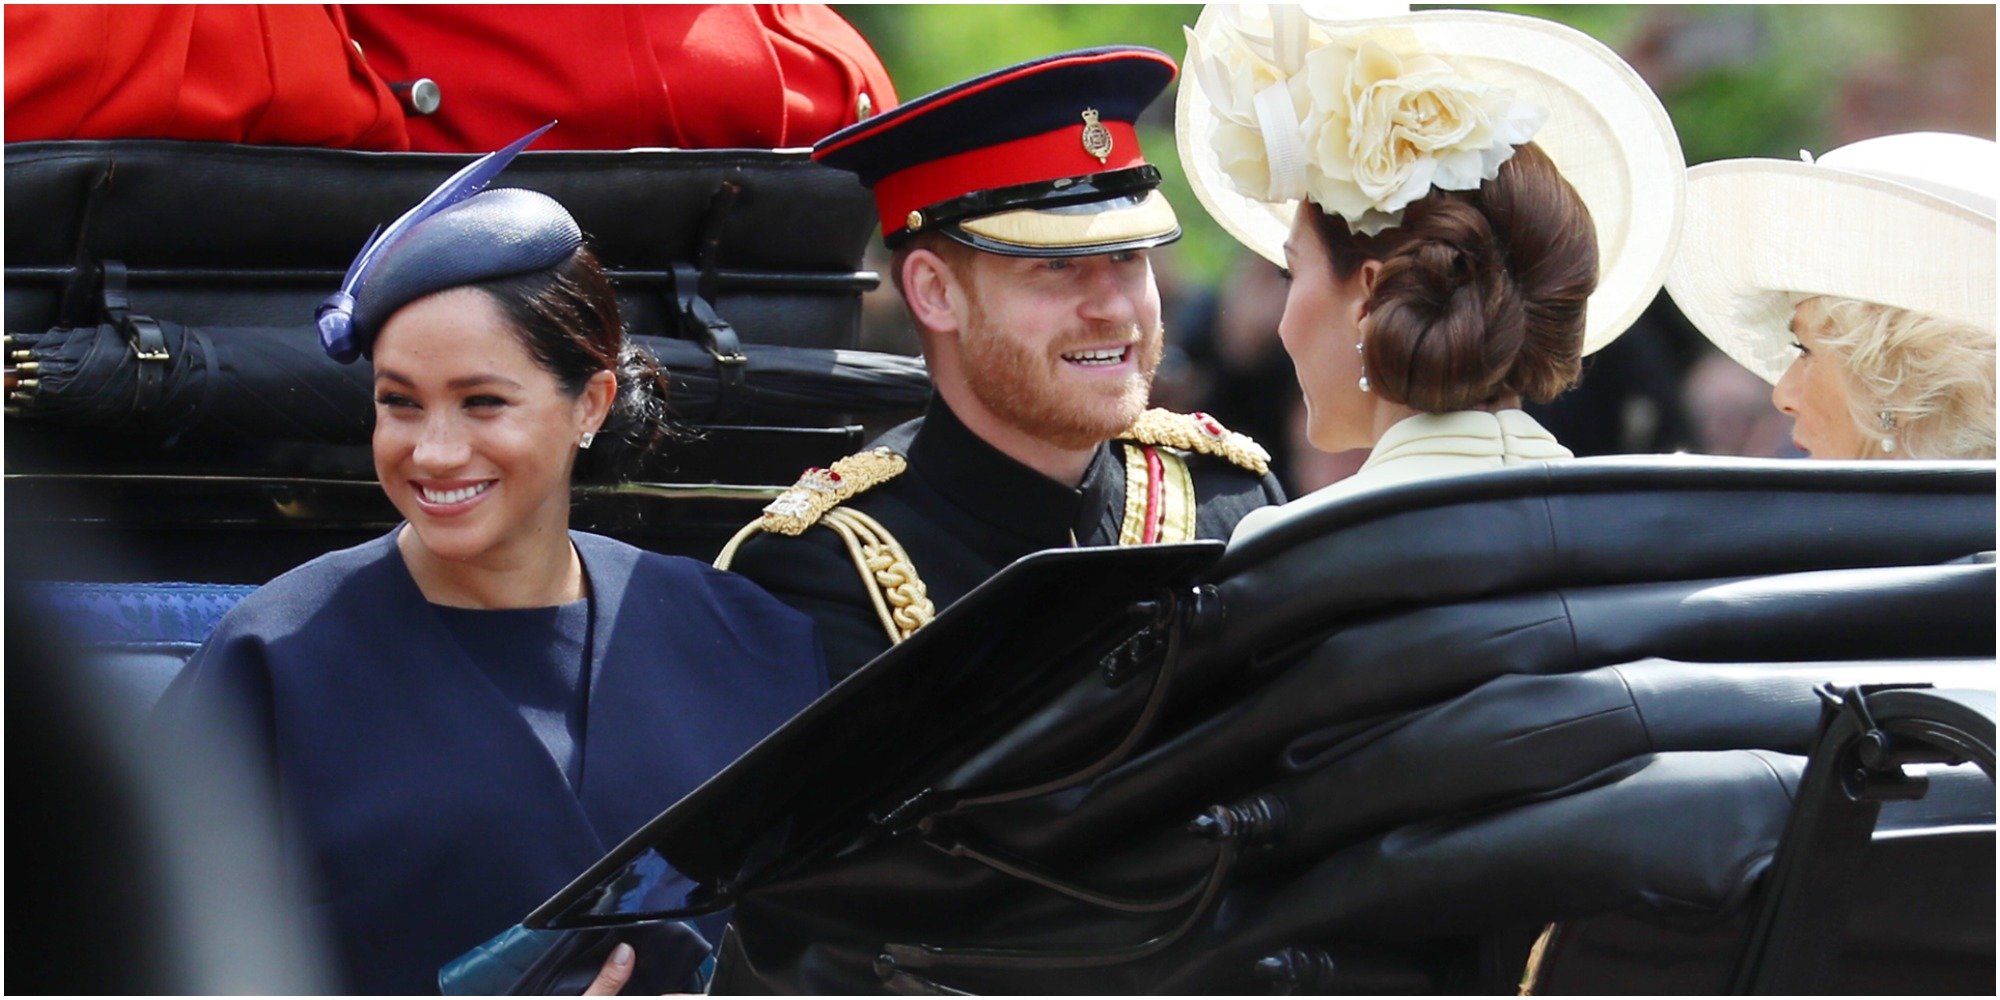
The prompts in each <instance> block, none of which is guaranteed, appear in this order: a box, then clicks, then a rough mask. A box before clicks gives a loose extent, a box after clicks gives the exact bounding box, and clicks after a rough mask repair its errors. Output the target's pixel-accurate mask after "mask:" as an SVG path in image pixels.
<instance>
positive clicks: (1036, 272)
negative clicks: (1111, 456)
mask: <svg viewBox="0 0 2000 1000" xmlns="http://www.w3.org/2000/svg"><path fill="white" fill-rule="evenodd" d="M966 260H967V263H966V266H965V267H964V268H962V269H961V287H962V288H963V289H964V291H965V303H964V306H963V310H962V315H961V317H960V320H959V327H958V337H957V338H956V342H957V353H958V358H957V362H958V363H957V365H956V366H955V370H957V371H961V372H962V373H963V376H962V377H963V379H964V381H965V383H966V386H967V388H968V389H969V390H970V391H971V395H972V397H973V398H974V399H975V400H977V401H978V403H979V404H980V405H981V406H983V407H984V408H985V409H986V410H988V411H989V412H991V413H992V414H993V415H994V416H995V417H996V418H998V419H999V420H1000V421H1002V422H1004V423H1006V424H1009V425H1011V426H1013V427H1015V428H1017V429H1018V430H1020V431H1022V432H1024V433H1026V434H1028V435H1030V436H1032V437H1034V438H1036V439H1038V440H1041V441H1045V442H1048V443H1050V444H1054V445H1057V446H1059V447H1064V448H1087V447H1093V446H1095V445H1096V444H1097V443H1099V442H1101V441H1105V440H1108V439H1110V438H1111V437H1113V436H1114V435H1116V434H1117V433H1118V432H1120V431H1122V430H1124V429H1125V428H1127V427H1129V426H1131V424H1132V422H1133V421H1134V420H1137V419H1138V418H1139V414H1141V413H1143V412H1144V411H1145V409H1146V400H1147V396H1148V394H1149V393H1150V392H1151V389H1152V385H1153V373H1154V372H1155V371H1156V370H1157V369H1158V368H1159V366H1160V354H1161V351H1162V350H1163V343H1162V333H1161V329H1160V292H1159V288H1158V287H1157V286H1156V285H1155V284H1154V282H1153V269H1152V263H1151V261H1150V260H1149V259H1148V258H1147V255H1146V252H1145V251H1143V250H1132V251H1125V252H1121V253H1111V254H1098V255H1096V256H1090V257H1003V256H1000V255H997V254H988V253H974V254H969V255H967V258H966Z"/></svg>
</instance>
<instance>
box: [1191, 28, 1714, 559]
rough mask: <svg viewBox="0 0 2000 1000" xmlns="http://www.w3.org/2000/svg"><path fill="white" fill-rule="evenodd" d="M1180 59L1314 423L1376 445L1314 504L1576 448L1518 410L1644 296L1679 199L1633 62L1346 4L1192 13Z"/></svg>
mask: <svg viewBox="0 0 2000 1000" xmlns="http://www.w3.org/2000/svg"><path fill="white" fill-rule="evenodd" d="M1186 73H1187V79H1186V80H1185V81H1184V82H1183V83H1182V85H1181V89H1180V99H1179V105H1178V108H1177V122H1176V131H1177V133H1178V137H1179V141H1180V151H1181V158H1182V160H1183V163H1184V165H1185V166H1186V169H1187V173H1188V177H1189V181H1190V183H1191V184H1192V186H1193V188H1194V191H1195V194H1196V195H1197V197H1199V198H1200V200H1201V202H1202V204H1203V206H1204V207H1206V208H1207V209H1208V211H1209V213H1210V214H1211V215H1213V216H1215V218H1216V220H1217V221H1218V222H1220V223H1221V225H1222V226H1223V228H1224V229H1226V230H1228V231H1229V233H1230V234H1231V235H1233V236H1235V237H1236V238H1237V239H1238V240H1240V241H1242V242H1243V243H1244V244H1245V245H1247V246H1248V247H1250V248H1251V249H1252V250H1254V251H1256V252H1257V253H1259V254H1261V255H1262V256H1264V257H1265V258H1267V259H1269V260H1271V261H1273V262H1275V263H1277V264H1279V265H1280V266H1283V267H1288V268H1289V269H1290V271H1291V280H1292V286H1291V290H1290V293H1289V297H1288V299H1287V302H1286V308H1285V316H1284V318H1283V320H1282V321H1281V323H1280V325H1279V333H1280V337H1281V339H1282V340H1283V341H1284V343H1285V347H1286V350H1287V351H1288V352H1289V353H1290V354H1291V356H1292V360H1293V364H1294V365H1295V366H1296V367H1297V369H1298V377H1299V383H1300V386H1301V388H1302V389H1303V390H1304V393H1305V398H1306V407H1307V411H1308V417H1307V419H1308V437H1309V438H1310V440H1311V441H1312V443H1313V445H1314V446H1315V447H1317V448H1320V449H1321V450H1325V451H1339V450H1345V449H1349V448H1357V447H1370V448H1372V449H1373V452H1372V453H1371V455H1370V456H1369V459H1368V461H1367V462H1366V463H1365V464H1364V465H1363V466H1362V467H1361V470H1360V471H1359V472H1357V473H1356V474H1355V475H1353V476H1351V477H1349V478H1348V479H1346V480H1343V481H1341V482H1339V483H1336V484H1334V485H1333V486H1330V487H1327V488H1326V489H1324V490H1321V491H1319V492H1318V493H1316V494H1314V495H1313V497H1312V498H1311V499H1310V500H1308V502H1312V503H1319V502H1323V501H1324V500H1325V499H1331V498H1336V497H1341V496H1346V495H1350V494H1352V493H1355V492H1359V491H1362V490H1366V489H1372V488H1374V487H1378V486H1385V485H1391V484H1395V483H1400V482H1409V481H1413V480H1418V479H1427V478H1432V477H1436V476H1444V475H1455V474H1459V473H1465V472H1474V471H1479V470H1482V469H1490V468H1500V467H1503V466H1507V465H1513V464H1518V463H1522V462H1529V461H1539V460H1548V459H1560V458H1568V457H1570V452H1569V450H1568V449H1566V448H1564V447H1563V446H1562V445H1561V444H1560V443H1559V442H1557V441H1556V440H1555V438H1554V437H1553V436H1551V435H1550V434H1549V433H1548V432H1547V431H1546V430H1544V429H1542V427H1541V426H1540V425H1539V424H1537V423H1536V422H1535V420H1534V419H1533V418H1532V417H1530V416H1528V415H1527V414H1526V413H1524V412H1522V411H1521V409H1520V406H1521V403H1522V401H1523V400H1524V399H1528V400H1537V401H1546V400H1548V399H1550V398H1552V397H1554V396H1555V395H1556V394H1557V393H1559V392H1561V391H1562V390H1564V389H1565V388H1567V387H1569V386H1570V385H1571V384H1573V383H1574V382H1575V380H1576V378H1577V376H1578V373H1579V371H1580V369H1581V364H1582V361H1581V359H1582V356H1583V355H1585V354H1588V353H1590V352H1592V351H1595V350H1597V349H1598V348H1601V347H1603V346H1604V345H1605V344H1607V343H1610V342H1611V340H1612V339H1614V338H1615V337H1617V335H1618V334H1619V333H1621V332H1623V330H1624V329H1625V328H1626V326H1628V325H1629V324H1630V323H1631V322H1632V321H1633V319H1634V318H1636V317H1637V316H1638V314H1639V312H1640V311H1641V310H1642V309H1643V308H1645V306H1646V304H1647V303H1648V302H1650V301H1651V300H1652V298H1653V296H1654V295H1655V294H1656V293H1657V292H1658V290H1659V287H1660V282H1661V280H1662V279H1663V277H1664V275H1665V272H1666V267H1667V262H1668V258H1669V257H1670V256H1671V253H1672V250H1673V244H1674V240H1675V234H1676V229H1677V226H1678V223H1679V218H1680V211H1681V190H1682V182H1683V177H1684V168H1683V161H1682V158H1681V152H1680V143H1679V140H1678V138H1677V137H1676V136H1675V134H1674V130H1673V125H1672V124H1671V122H1669V121H1668V119H1667V115H1666V112H1665V109H1663V108H1662V107H1661V106H1660V103H1659V100H1658V99H1657V98H1656V97H1655V96H1654V95H1653V93H1652V91H1651V90H1649V89H1648V88H1647V87H1646V85H1645V83H1644V82H1643V81H1641V80H1640V79H1639V77H1638V75H1637V74H1636V73H1634V72H1633V70H1632V69H1631V67H1629V66H1627V65H1626V64H1625V63H1624V61H1623V60H1621V59H1619V58H1618V56H1617V55H1616V54H1614V53H1613V52H1612V51H1611V50H1609V49H1607V48H1605V47H1604V46H1603V45H1602V44H1599V43H1598V42H1596V41H1594V40H1593V39H1591V38H1590V37H1588V36H1586V35H1584V34H1581V33H1580V32H1577V31H1574V30H1572V29H1570V28H1567V27H1564V26H1562V25H1559V24H1555V23H1552V22H1549V21H1543V20H1540V19H1537V18H1530V17H1522V16H1517V15H1511V14H1501V13H1495V12H1489V11H1465V10H1431V11H1422V12H1417V13H1412V12H1410V11H1409V10H1408V8H1407V6H1403V5H1383V4H1362V3H1350V4H1328V5H1319V6H1317V7H1314V8H1313V9H1311V11H1310V12H1308V11H1305V10H1301V9H1299V8H1296V7H1289V6H1278V5H1272V6H1270V7H1269V8H1264V7H1260V6H1257V5H1249V6H1244V7H1232V6H1224V5H1214V6H1210V7H1208V8H1206V9H1205V10H1204V11H1203V13H1202V16H1201V19H1200V21H1199V23H1197V24H1196V26H1195V27H1194V28H1193V29H1191V30H1189V31H1188V55H1187V60H1186ZM1259 513H1260V514H1261V513H1262V512H1259ZM1265 519H1266V518H1264V517H1257V516H1256V515H1253V519H1252V520H1246V521H1245V522H1244V524H1245V525H1251V524H1256V523H1261V522H1262V521H1263V520H1265ZM1241 530H1242V529H1239V532H1240V531H1241Z"/></svg>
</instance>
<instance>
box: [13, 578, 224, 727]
mask: <svg viewBox="0 0 2000 1000" xmlns="http://www.w3.org/2000/svg"><path fill="white" fill-rule="evenodd" d="M256 589H257V588H256V587H254V586H250V585H247V584H220V583H74V582H58V581H43V582H36V583H33V584H29V585H28V599H29V604H30V606H31V607H33V608H34V609H35V610H36V611H37V612H38V613H39V614H40V615H42V616H43V618H44V620H45V621H47V622H49V623H50V624H51V626H52V627H53V629H54V630H55V631H56V632H57V633H58V634H60V635H62V636H63V637H64V638H65V639H67V640H68V641H69V642H70V643H71V644H72V645H73V646H74V647H75V648H76V649H77V651H78V652H80V653H81V654H82V655H83V656H84V658H85V659H86V660H87V661H88V662H89V663H90V664H91V666H92V667H93V668H94V669H95V670H96V672H97V673H98V674H99V675H100V676H101V677H102V678H103V680H104V681H105V685H106V687H107V688H108V689H109V690H108V691H107V697H109V698H111V699H113V700H114V701H115V702H116V703H117V704H116V707H117V708H120V709H124V710H127V711H131V712H133V713H136V714H143V713H144V712H146V711H147V710H149V709H150V708H152V706H153V703H154V702H155V701H157V700H159V697H160V695H161V693H162V692H164V691H166V689H167V685H168V684H170V683H172V682H173V679H174V676H175V675H176V674H178V673H179V672H180V669H181V667H183V666H185V665H186V664H187V661H188V658H189V657H191V656H193V655H194V651H195V650H197V649H199V648H201V644H202V642H203V641H204V640H206V639H207V638H208V634H209V633H210V632H213V631H214V630H215V625H216V623H217V622H219V621H221V620H222V616H223V615H224V614H227V613H228V611H229V609H230V608H233V607H235V606H236V602H238V601H240V600H242V599H243V598H244V597H246V596H248V595H249V594H250V592H251V591H253V590H256Z"/></svg>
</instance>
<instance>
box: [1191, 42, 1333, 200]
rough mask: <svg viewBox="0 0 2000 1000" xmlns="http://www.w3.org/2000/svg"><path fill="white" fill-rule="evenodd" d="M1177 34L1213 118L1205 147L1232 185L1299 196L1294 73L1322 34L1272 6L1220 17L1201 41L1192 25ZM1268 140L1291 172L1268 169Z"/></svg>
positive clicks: (1298, 90) (1282, 167) (1299, 79)
mask: <svg viewBox="0 0 2000 1000" xmlns="http://www.w3.org/2000/svg"><path fill="white" fill-rule="evenodd" d="M1287 15H1289V16H1290V17H1289V23H1286V19H1287ZM1182 30H1183V32H1184V33H1185V34H1186V36H1187V42H1188V54H1187V61H1186V65H1187V69H1188V74H1189V75H1190V76H1192V77H1193V78H1194V82H1195V84H1196V85H1197V86H1199V87H1201V88H1202V92H1203V93H1204V94H1205V95H1207V97H1208V99H1209V103H1210V110H1211V111H1212V113H1213V114H1214V116H1215V119H1214V121H1213V123H1212V124H1211V126H1210V130H1209V135H1208V141H1209V145H1210V146H1211V147H1212V148H1213V149H1214V150H1215V152H1216V159H1217V164H1218V166H1220V167H1221V168H1222V171H1223V173H1224V174H1225V175H1226V176H1227V177H1228V178H1229V181H1230V186H1231V187H1234V188H1235V189H1236V190H1237V191H1238V192H1240V193H1241V194H1243V195H1244V196H1246V197H1250V198H1256V199H1258V200H1260V201H1293V200H1296V199H1299V198H1303V197H1305V195H1306V190H1305V181H1306V178H1305V174H1304V172H1303V170H1302V169H1298V168H1301V167H1303V161H1304V157H1305V149H1304V136H1303V134H1302V133H1301V132H1300V130H1299V129H1298V121H1299V113H1300V111H1301V109H1303V108H1305V106H1306V104H1307V102H1308V100H1309V99H1310V95H1309V94H1308V92H1307V90H1306V82H1305V78H1304V76H1303V75H1302V73H1301V72H1300V71H1301V70H1302V69H1303V68H1304V64H1305V58H1306V53H1307V52H1308V51H1309V46H1310V43H1312V42H1318V43H1321V44H1324V42H1325V41H1326V36H1325V34H1324V33H1323V32H1318V31H1316V30H1315V29H1314V26H1313V25H1312V24H1311V22H1310V21H1308V20H1306V19H1305V17H1304V16H1303V15H1300V14H1297V13H1296V12H1294V11H1287V10H1285V9H1283V8H1278V9H1275V10H1271V11H1269V13H1267V14H1264V16H1259V12H1258V11H1257V10H1256V8H1254V7H1252V8H1247V9H1246V8H1231V9H1229V10H1227V11H1225V12H1223V16H1222V17H1220V18H1218V19H1217V20H1216V22H1215V24H1214V27H1213V28H1212V29H1211V34H1210V36H1209V38H1208V39H1207V40H1206V41H1204V40H1203V39H1202V38H1201V37H1200V36H1198V35H1196V34H1195V32H1194V29H1193V28H1183V29H1182ZM1274 101H1276V102H1280V104H1281V105H1282V106H1276V105H1274V104H1273V103H1272V102H1274ZM1260 103H1261V105H1262V108H1263V110H1262V112H1261V113H1260V111H1259V106H1260ZM1273 118H1277V119H1279V120H1278V121H1275V122H1274V121H1272V120H1271V119H1273ZM1273 132H1279V133H1285V132H1289V133H1290V135H1284V134H1276V135H1273V134H1271V133H1273ZM1286 139H1290V140H1291V141H1290V142H1289V143H1285V140H1286ZM1273 142H1279V143H1283V144H1285V145H1287V147H1288V148H1287V149H1286V150H1285V155H1286V157H1287V158H1289V159H1290V160H1291V161H1293V162H1292V164H1291V166H1293V168H1294V169H1286V166H1287V164H1286V163H1285V162H1282V161H1281V162H1279V163H1278V164H1277V169H1273V159H1274V156H1273V150H1272V149H1271V148H1270V147H1271V145H1272V144H1273Z"/></svg>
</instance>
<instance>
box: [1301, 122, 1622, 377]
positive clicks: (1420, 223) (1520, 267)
mask: <svg viewBox="0 0 2000 1000" xmlns="http://www.w3.org/2000/svg"><path fill="white" fill-rule="evenodd" d="M1310 215H1311V217H1312V218H1313V220H1314V222H1315V223H1316V225H1315V228H1316V229H1317V230H1318V232H1319V236H1320V239H1321V241H1322V242H1323V243H1324V244H1325V245H1326V248H1327V252H1328V256H1329V257H1330V258H1331V260H1332V262H1333V269H1334V272H1335V273H1336V275H1337V276H1339V277H1341V278H1343V279H1346V278H1349V277H1351V276H1352V275H1353V274H1354V272H1355V271H1357V270H1359V269H1360V267H1361V265H1362V264H1363V263H1364V262H1366V261H1370V260H1374V261H1380V262H1381V263H1382V269H1381V270H1380V271H1379V272H1378V273H1377V274H1376V276H1375V287H1374V289H1373V290H1372V291H1371V292H1370V293H1369V296H1368V316H1369V322H1370V329H1369V332H1368V336H1367V338H1366V343H1367V348H1366V350H1365V351H1364V352H1363V362H1364V364H1365V365H1366V367H1367V372H1368V378H1369V382H1370V384H1371V389H1372V391H1373V392H1376V393H1378V394H1380V395H1381V396H1382V397H1383V398H1384V399H1387V400H1389V401H1390V402H1394V403H1401V404H1403V405H1405V406H1409V407H1411V408H1413V409H1417V410H1421V411H1424V412H1427V413H1448V412H1451V411H1453V410H1465V409H1471V408H1474V407H1477V406H1482V405H1485V404H1488V403H1491V402H1493V401H1495V400H1497V399H1500V398H1502V397H1506V396H1513V395H1519V396H1522V397H1524V398H1526V399H1530V400H1533V401H1535V402H1538V403H1546V402H1548V401H1549V400H1551V399H1554V398H1555V397H1556V395H1557V394H1559V393H1561V392H1562V391H1563V390H1564V389H1567V388H1569V387H1570V386H1571V385H1573V384H1575V382H1576V378H1577V375H1578V373H1579V372H1580V371H1581V370H1582V364H1583V361H1582V356H1583V320H1584V305H1585V301H1586V300H1587V299H1589V298H1590V293H1591V292H1592V291H1593V290H1595V289H1596V287H1597V230H1596V228H1595V227H1594V226H1593V225H1592V223H1591V219H1590V210H1589V209H1588V208H1586V207H1585V206H1584V204H1583V199H1582V198H1580V197H1578V196H1577V193H1576V189H1575V188H1572V187H1570V184H1569V182H1568V181H1567V180H1564V179H1563V176H1562V174H1560V173H1558V172H1557V171H1556V167H1555V164H1554V163H1552V162H1550V161H1549V158H1548V155H1547V154H1545V153H1543V152H1542V151H1541V149H1540V148H1538V147H1536V146H1535V145H1534V144H1533V143H1528V144H1527V145H1524V146H1521V147H1519V148H1517V149H1516V150H1515V151H1514V155H1513V156H1511V157H1509V158H1508V159H1507V162H1506V163H1504V164H1502V165H1501V167H1500V173H1499V175H1498V176H1496V177H1494V178H1493V179H1492V180H1490V181H1487V182H1486V183H1484V184H1482V185H1480V186H1479V188H1478V189H1477V190H1472V191H1432V192H1431V193H1430V194H1428V195H1426V196H1424V197H1423V198H1420V199H1418V200H1416V201H1414V202H1412V203H1410V205H1409V207H1408V208H1406V209H1404V211H1403V221H1402V224H1401V225H1398V226H1396V227H1395V228H1393V229H1387V230H1384V231H1382V232H1380V233H1378V234H1376V235H1374V236H1361V235H1357V234H1355V233H1354V232H1352V231H1351V230H1350V229H1349V228H1348V226H1347V221H1346V220H1345V219H1342V218H1341V217H1339V216H1337V215H1331V214H1328V213H1326V212H1322V211H1310Z"/></svg>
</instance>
